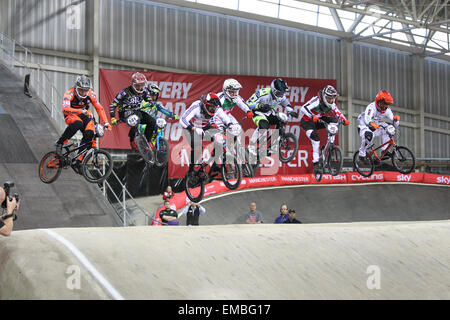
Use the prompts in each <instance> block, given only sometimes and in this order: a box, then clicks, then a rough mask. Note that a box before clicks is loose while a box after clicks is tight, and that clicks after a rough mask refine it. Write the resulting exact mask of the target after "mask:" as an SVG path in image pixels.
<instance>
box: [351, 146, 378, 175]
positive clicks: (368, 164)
mask: <svg viewBox="0 0 450 320" xmlns="http://www.w3.org/2000/svg"><path fill="white" fill-rule="evenodd" d="M353 167H354V168H355V170H356V171H357V172H358V173H359V174H360V175H362V176H363V177H370V176H371V175H372V173H373V170H374V169H375V165H374V163H373V159H372V157H367V156H366V157H365V158H364V161H361V160H359V151H356V152H355V154H354V156H353Z"/></svg>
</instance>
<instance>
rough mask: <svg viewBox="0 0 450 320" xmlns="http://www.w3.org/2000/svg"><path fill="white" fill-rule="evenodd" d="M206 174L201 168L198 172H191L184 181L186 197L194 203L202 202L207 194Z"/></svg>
mask: <svg viewBox="0 0 450 320" xmlns="http://www.w3.org/2000/svg"><path fill="white" fill-rule="evenodd" d="M204 174H205V173H204V172H203V170H201V169H200V168H199V169H198V170H195V169H193V170H189V171H188V172H187V173H186V177H185V180H184V189H185V191H186V195H187V197H188V198H189V200H191V201H192V202H200V201H201V200H202V199H203V195H204V193H205V179H204Z"/></svg>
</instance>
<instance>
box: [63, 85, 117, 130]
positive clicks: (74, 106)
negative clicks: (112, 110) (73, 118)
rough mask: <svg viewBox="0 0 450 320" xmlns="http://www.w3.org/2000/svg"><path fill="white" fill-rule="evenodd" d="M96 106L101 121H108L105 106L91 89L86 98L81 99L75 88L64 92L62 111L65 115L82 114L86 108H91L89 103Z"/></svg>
mask: <svg viewBox="0 0 450 320" xmlns="http://www.w3.org/2000/svg"><path fill="white" fill-rule="evenodd" d="M91 103H92V105H93V106H94V108H95V110H96V111H97V114H98V115H99V117H100V121H101V122H107V121H108V119H107V118H106V113H105V110H104V109H103V106H102V105H101V104H100V103H99V102H98V100H97V95H96V94H95V92H94V91H92V90H89V92H88V94H87V96H86V98H84V99H80V98H79V97H78V96H77V94H76V93H75V88H70V89H69V90H67V91H66V93H64V97H63V103H62V111H63V114H64V117H66V116H69V115H73V114H76V115H78V114H81V113H82V112H83V110H84V109H86V110H88V109H89V104H91Z"/></svg>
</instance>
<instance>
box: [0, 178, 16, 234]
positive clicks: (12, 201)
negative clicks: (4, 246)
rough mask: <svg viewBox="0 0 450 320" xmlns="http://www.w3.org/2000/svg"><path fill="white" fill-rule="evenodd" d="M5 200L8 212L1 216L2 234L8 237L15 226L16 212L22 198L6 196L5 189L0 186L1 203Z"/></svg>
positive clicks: (0, 231)
mask: <svg viewBox="0 0 450 320" xmlns="http://www.w3.org/2000/svg"><path fill="white" fill-rule="evenodd" d="M3 201H6V210H5V211H6V212H4V213H3V215H2V216H0V235H2V236H5V237H8V236H9V235H11V232H12V229H13V226H14V222H13V219H14V214H15V212H16V211H17V210H19V205H20V200H19V201H16V198H15V197H11V198H8V197H6V193H5V190H4V189H3V188H1V187H0V203H3Z"/></svg>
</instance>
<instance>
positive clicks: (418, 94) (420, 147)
mask: <svg viewBox="0 0 450 320" xmlns="http://www.w3.org/2000/svg"><path fill="white" fill-rule="evenodd" d="M424 64H425V62H424V57H423V56H419V55H414V56H413V81H414V82H413V83H414V93H413V94H414V100H413V103H414V110H417V111H418V112H419V113H418V115H417V117H418V118H417V121H416V123H417V124H418V127H417V129H416V130H414V147H415V153H416V157H417V158H424V157H425V76H424Z"/></svg>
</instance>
